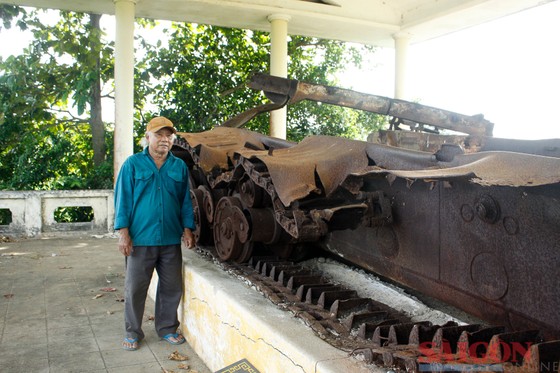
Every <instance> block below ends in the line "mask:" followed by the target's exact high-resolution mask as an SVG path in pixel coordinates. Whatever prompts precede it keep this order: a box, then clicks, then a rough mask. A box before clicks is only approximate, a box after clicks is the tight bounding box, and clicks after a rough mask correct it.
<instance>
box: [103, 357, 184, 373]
mask: <svg viewBox="0 0 560 373" xmlns="http://www.w3.org/2000/svg"><path fill="white" fill-rule="evenodd" d="M131 361H132V359H131ZM107 372H109V373H154V372H162V369H161V365H159V363H157V362H156V363H147V364H135V365H127V366H121V367H118V368H109V369H107ZM185 372H186V371H185Z"/></svg>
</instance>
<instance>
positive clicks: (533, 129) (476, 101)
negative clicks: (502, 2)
mask: <svg viewBox="0 0 560 373" xmlns="http://www.w3.org/2000/svg"><path fill="white" fill-rule="evenodd" d="M376 56H377V57H376V58H375V59H374V64H375V66H376V67H375V69H373V70H372V71H369V70H368V71H362V72H353V74H352V73H351V74H349V75H348V76H347V77H348V78H349V79H355V81H354V83H353V84H352V88H353V89H355V90H357V91H361V92H366V93H372V94H377V95H381V96H387V97H393V94H394V68H393V65H394V49H392V48H387V49H380V50H378V51H377V53H376ZM408 59H409V60H408V74H407V79H408V83H407V93H408V96H409V97H407V99H408V100H410V101H415V102H419V103H421V104H424V105H429V106H434V107H438V108H441V109H445V110H450V111H455V112H458V113H461V114H466V115H475V114H483V115H484V118H485V119H487V120H489V121H490V122H492V123H494V136H496V137H504V138H516V139H540V138H560V115H559V113H560V1H554V2H552V3H549V4H545V5H542V6H539V7H535V8H532V9H529V10H526V11H524V12H520V13H516V14H513V15H511V16H507V17H503V18H500V19H498V20H495V21H493V22H489V23H485V24H482V25H480V26H475V27H471V28H469V29H465V30H461V31H458V32H455V33H452V34H448V35H446V36H442V37H439V38H436V39H432V40H429V41H426V42H423V43H418V44H412V45H411V46H410V47H409V53H408ZM354 74H355V78H354V77H352V75H354Z"/></svg>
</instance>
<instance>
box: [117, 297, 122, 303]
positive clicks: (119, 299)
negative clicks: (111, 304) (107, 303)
mask: <svg viewBox="0 0 560 373" xmlns="http://www.w3.org/2000/svg"><path fill="white" fill-rule="evenodd" d="M115 300H116V301H117V302H124V298H122V297H117V299H115Z"/></svg>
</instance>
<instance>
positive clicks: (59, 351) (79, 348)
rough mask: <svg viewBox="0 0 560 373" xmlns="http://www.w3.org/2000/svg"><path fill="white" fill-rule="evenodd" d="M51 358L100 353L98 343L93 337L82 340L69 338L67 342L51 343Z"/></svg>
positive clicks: (49, 347)
mask: <svg viewBox="0 0 560 373" xmlns="http://www.w3.org/2000/svg"><path fill="white" fill-rule="evenodd" d="M48 351H49V358H54V357H57V356H66V355H68V354H72V355H73V354H84V353H88V352H99V347H98V346H97V341H96V340H95V338H94V337H93V336H91V337H83V336H82V337H81V338H72V339H70V338H68V339H67V341H65V342H49V345H48Z"/></svg>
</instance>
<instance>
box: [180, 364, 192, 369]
mask: <svg viewBox="0 0 560 373" xmlns="http://www.w3.org/2000/svg"><path fill="white" fill-rule="evenodd" d="M177 368H179V369H184V370H187V369H190V368H191V367H189V365H188V364H179V365H177Z"/></svg>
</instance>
